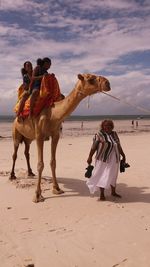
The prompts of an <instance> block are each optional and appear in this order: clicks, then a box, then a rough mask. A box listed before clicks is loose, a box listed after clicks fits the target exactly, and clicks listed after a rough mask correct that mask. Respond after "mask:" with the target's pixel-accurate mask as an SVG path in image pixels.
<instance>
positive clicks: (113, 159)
mask: <svg viewBox="0 0 150 267" xmlns="http://www.w3.org/2000/svg"><path fill="white" fill-rule="evenodd" d="M113 129H114V123H113V121H112V120H104V121H102V123H101V128H100V130H99V132H98V133H97V134H96V135H95V136H94V139H93V145H92V147H91V150H90V153H89V156H88V159H87V163H88V164H89V165H91V163H92V157H93V155H94V154H95V152H96V161H95V167H94V169H93V173H92V176H91V178H89V179H88V181H87V183H86V184H87V186H88V188H89V190H90V193H91V194H94V192H95V191H97V190H98V189H99V190H100V198H99V200H105V189H107V188H109V187H111V195H112V196H115V197H118V198H121V196H120V195H119V194H117V193H116V181H117V177H118V171H119V166H120V155H121V156H122V160H123V162H124V163H125V161H126V157H125V154H124V152H123V149H122V147H121V144H120V140H119V137H118V135H117V133H116V132H115V131H113Z"/></svg>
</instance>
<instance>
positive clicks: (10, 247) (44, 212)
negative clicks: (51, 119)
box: [0, 122, 150, 267]
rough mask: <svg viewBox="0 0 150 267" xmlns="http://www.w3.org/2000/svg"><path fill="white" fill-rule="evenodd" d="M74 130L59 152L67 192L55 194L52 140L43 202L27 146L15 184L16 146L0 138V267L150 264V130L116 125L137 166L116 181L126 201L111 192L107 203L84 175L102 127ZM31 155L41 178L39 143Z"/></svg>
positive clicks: (138, 266) (47, 146)
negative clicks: (28, 162) (12, 178)
mask: <svg viewBox="0 0 150 267" xmlns="http://www.w3.org/2000/svg"><path fill="white" fill-rule="evenodd" d="M69 125H70V124H69ZM144 125H147V124H146V123H145V124H144ZM65 127H66V129H65ZM69 127H71V128H70V131H69V130H68V126H67V124H65V123H64V125H63V137H62V138H61V139H60V141H59V144H58V149H57V177H58V182H59V185H60V187H61V188H62V189H63V190H64V192H65V193H64V194H63V195H59V196H58V195H53V194H52V184H51V179H50V177H51V172H50V166H49V162H50V142H49V141H47V142H45V147H44V163H45V167H44V171H43V180H42V189H43V196H44V197H45V201H44V202H42V203H38V204H35V203H33V202H32V199H33V196H34V191H35V187H36V181H37V180H36V177H35V178H32V179H31V178H29V177H27V174H26V162H25V159H24V146H23V145H21V146H20V149H19V152H18V159H17V163H16V175H17V181H16V182H10V181H9V179H8V178H9V172H10V169H11V165H12V160H11V157H12V152H13V143H12V139H11V138H3V139H1V140H0V151H1V153H0V203H1V209H0V262H1V264H0V266H3V267H23V266H34V267H50V266H53V267H58V266H61V267H83V266H86V267H104V266H105V267H116V266H119V267H125V266H126V267H149V266H150V253H149V247H150V163H149V162H150V161H149V158H150V133H149V132H148V131H146V130H145V131H140V126H139V129H132V127H131V125H129V122H128V125H127V122H126V125H124V127H121V124H120V123H117V127H116V128H117V130H118V131H120V134H119V137H120V139H121V143H122V146H123V148H124V151H125V153H126V157H127V161H128V163H129V164H130V165H131V167H130V168H128V169H126V172H125V173H119V176H118V181H117V191H118V193H119V194H121V195H122V199H116V198H114V197H112V196H110V191H109V190H107V191H106V198H107V201H105V202H100V201H97V199H98V192H97V193H96V194H95V195H94V197H91V196H90V194H89V191H88V188H87V187H86V184H85V182H86V179H85V177H84V173H85V168H86V166H87V164H86V160H87V156H88V153H89V149H90V146H91V142H92V133H93V132H92V131H94V130H95V129H96V128H97V125H96V124H94V130H93V126H91V123H89V124H88V127H89V128H88V127H86V123H84V128H83V130H81V129H79V128H80V126H79V127H78V129H77V127H75V124H74V127H72V126H69ZM118 127H121V128H120V130H119V128H118ZM6 128H7V127H6ZM87 128H88V129H87ZM125 128H126V129H128V130H129V129H130V131H127V130H126V129H125ZM89 129H90V130H89ZM7 130H8V129H7ZM132 130H133V131H132ZM65 131H66V133H65ZM67 131H68V133H67ZM90 133H91V134H90ZM30 154H31V165H32V169H33V171H34V172H35V173H37V172H36V165H37V151H36V144H35V142H33V143H32V145H31V151H30ZM32 264H34V265H32Z"/></svg>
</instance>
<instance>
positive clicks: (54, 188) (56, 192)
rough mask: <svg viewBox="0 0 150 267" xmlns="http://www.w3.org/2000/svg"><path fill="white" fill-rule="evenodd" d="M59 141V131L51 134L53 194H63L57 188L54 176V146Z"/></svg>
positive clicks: (55, 146)
mask: <svg viewBox="0 0 150 267" xmlns="http://www.w3.org/2000/svg"><path fill="white" fill-rule="evenodd" d="M58 141H59V133H58V134H57V135H54V136H52V141H51V162H50V165H51V171H52V182H53V193H54V194H57V195H58V194H63V193H64V191H63V190H61V189H60V188H59V185H58V183H57V178H56V148H57V144H58Z"/></svg>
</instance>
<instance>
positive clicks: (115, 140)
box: [92, 130, 120, 162]
mask: <svg viewBox="0 0 150 267" xmlns="http://www.w3.org/2000/svg"><path fill="white" fill-rule="evenodd" d="M119 143H120V140H119V137H118V135H117V133H116V132H115V131H112V132H111V134H108V133H106V132H104V131H102V130H100V131H99V132H98V133H97V134H95V136H94V138H93V145H92V149H96V159H98V160H101V161H104V162H109V161H110V156H111V152H112V151H113V149H114V150H115V154H116V161H117V162H118V161H119V160H120V155H119V150H118V144H119Z"/></svg>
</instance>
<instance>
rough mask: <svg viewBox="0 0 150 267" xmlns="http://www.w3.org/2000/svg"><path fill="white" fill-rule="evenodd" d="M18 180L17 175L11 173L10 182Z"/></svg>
mask: <svg viewBox="0 0 150 267" xmlns="http://www.w3.org/2000/svg"><path fill="white" fill-rule="evenodd" d="M16 179H17V177H16V175H15V174H14V173H11V174H10V176H9V180H10V181H13V180H16Z"/></svg>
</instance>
